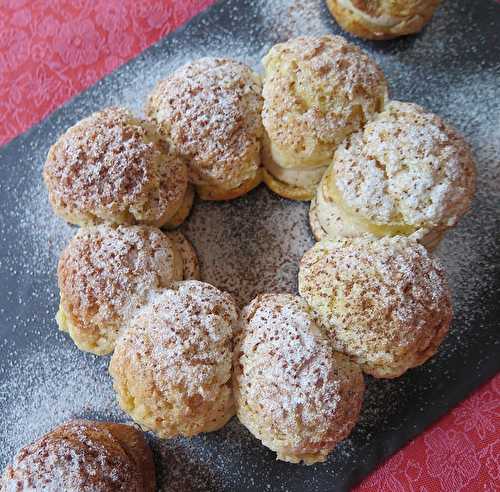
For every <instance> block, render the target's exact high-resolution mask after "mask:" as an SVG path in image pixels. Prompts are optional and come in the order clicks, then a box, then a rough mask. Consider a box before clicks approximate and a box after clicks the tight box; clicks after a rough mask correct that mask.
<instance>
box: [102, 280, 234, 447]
mask: <svg viewBox="0 0 500 492" xmlns="http://www.w3.org/2000/svg"><path fill="white" fill-rule="evenodd" d="M237 320H238V311H237V308H236V305H235V303H234V301H233V299H232V298H231V296H229V295H228V294H225V293H223V292H221V291H219V290H218V289H216V288H215V287H213V286H211V285H209V284H206V283H203V282H198V281H196V280H190V281H183V282H177V283H175V284H174V285H173V286H172V287H171V288H170V289H164V290H163V291H160V292H158V293H157V294H156V295H155V296H154V297H152V298H151V300H150V302H149V303H148V304H147V305H146V306H145V307H144V308H143V309H141V310H140V311H139V312H138V313H137V315H136V316H135V317H134V318H133V319H132V320H131V321H130V323H129V324H128V326H127V329H126V331H125V333H124V334H123V336H122V337H120V339H119V340H118V342H117V344H116V349H115V352H114V354H113V357H112V358H111V363H110V366H109V372H110V374H111V376H112V377H113V381H114V388H115V391H116V394H117V397H118V401H119V403H120V406H121V407H122V409H123V410H124V411H125V412H127V413H128V414H129V415H130V416H131V417H132V418H133V419H134V420H135V421H136V422H137V423H139V424H140V425H141V426H143V427H144V428H146V429H149V430H151V431H153V432H155V433H156V434H157V435H158V436H159V437H163V438H170V437H174V436H179V435H182V436H194V435H196V434H199V433H201V432H211V431H214V430H217V429H219V428H221V427H222V426H223V425H224V424H225V423H226V422H227V421H228V420H229V419H230V418H231V417H232V416H233V414H234V403H233V397H232V392H231V363H232V360H231V359H232V350H233V340H232V338H233V334H232V330H233V326H234V325H235V324H236V323H237Z"/></svg>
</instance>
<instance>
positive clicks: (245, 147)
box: [146, 58, 262, 189]
mask: <svg viewBox="0 0 500 492" xmlns="http://www.w3.org/2000/svg"><path fill="white" fill-rule="evenodd" d="M261 109H262V97H261V82H260V79H259V76H258V75H257V74H256V73H255V72H254V71H253V70H252V69H251V68H250V67H248V66H247V65H245V64H243V63H240V62H237V61H234V60H230V59H226V58H202V59H199V60H195V61H193V62H190V63H188V64H187V65H184V66H183V67H181V68H179V69H178V70H177V71H175V72H174V73H173V74H171V75H169V76H168V77H167V78H166V79H164V80H162V81H161V82H159V84H158V85H157V86H156V88H155V89H154V91H153V92H152V93H151V95H150V97H149V100H148V103H147V108H146V112H147V114H148V116H149V117H150V118H151V119H152V120H153V121H154V122H155V123H156V124H157V125H158V126H159V129H160V132H161V133H162V135H163V137H164V138H165V139H166V140H167V141H168V142H170V144H171V145H172V147H173V148H174V149H175V151H176V152H177V153H179V154H180V155H181V156H183V157H184V158H185V159H186V162H187V164H188V167H189V176H190V180H191V181H192V182H193V183H195V184H196V185H213V186H217V187H221V188H225V189H231V188H236V187H238V186H239V185H241V184H242V183H243V182H244V181H247V180H249V179H252V178H253V177H254V176H255V174H256V172H257V170H258V168H259V165H260V140H261V137H262V122H261V117H260V113H261Z"/></svg>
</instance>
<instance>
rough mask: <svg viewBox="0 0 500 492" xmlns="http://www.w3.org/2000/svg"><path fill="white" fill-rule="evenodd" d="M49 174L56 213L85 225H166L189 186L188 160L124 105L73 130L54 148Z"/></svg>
mask: <svg viewBox="0 0 500 492" xmlns="http://www.w3.org/2000/svg"><path fill="white" fill-rule="evenodd" d="M44 179H45V182H46V184H47V188H48V191H49V199H50V202H51V203H52V206H53V207H54V209H55V211H56V213H58V214H59V215H61V216H63V217H64V218H65V219H66V220H68V221H69V222H72V223H77V224H79V225H89V224H96V223H101V222H114V223H127V224H131V223H136V222H140V223H147V224H152V225H163V223H165V222H166V220H167V219H168V218H169V217H170V216H171V215H173V214H174V213H175V211H176V210H177V208H178V207H179V206H180V204H181V202H182V199H183V197H184V194H185V192H186V189H187V170H186V167H185V165H184V164H183V163H182V162H181V161H179V159H178V158H176V157H174V156H173V155H171V154H170V153H169V152H168V151H167V149H166V148H165V146H164V145H163V144H162V143H161V142H160V141H159V135H158V134H157V133H156V131H155V130H154V128H153V127H152V126H150V125H149V124H147V123H146V122H145V121H142V120H140V119H138V118H135V117H133V116H132V115H131V114H130V113H129V112H128V111H127V110H125V109H121V108H106V109H104V110H102V111H99V112H97V113H94V114H92V115H91V116H89V117H87V118H85V119H83V120H81V121H80V122H78V123H77V124H76V125H74V126H72V127H71V128H70V129H68V130H67V131H66V133H64V134H63V135H62V136H61V137H60V138H59V140H58V141H57V142H56V143H55V144H54V145H53V146H52V147H51V149H50V151H49V154H48V156H47V161H46V163H45V167H44Z"/></svg>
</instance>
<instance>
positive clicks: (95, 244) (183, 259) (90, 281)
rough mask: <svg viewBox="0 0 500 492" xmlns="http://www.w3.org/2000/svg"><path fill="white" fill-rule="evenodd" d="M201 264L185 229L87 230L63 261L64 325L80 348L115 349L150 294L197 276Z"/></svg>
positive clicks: (97, 351) (104, 351)
mask: <svg viewBox="0 0 500 492" xmlns="http://www.w3.org/2000/svg"><path fill="white" fill-rule="evenodd" d="M197 265H198V262H197V258H196V253H195V252H194V250H193V248H192V246H191V245H190V244H189V243H188V241H187V239H185V238H184V237H183V235H182V234H181V233H180V232H175V233H169V235H165V234H164V233H162V232H161V231H160V230H159V229H157V228H155V227H151V226H112V225H106V224H102V225H99V226H93V227H86V228H82V229H80V230H79V231H78V232H77V234H76V235H75V237H74V238H73V239H72V240H71V241H70V242H69V244H68V245H67V246H66V248H65V249H64V251H63V253H62V254H61V257H60V260H59V265H58V280H59V290H60V295H61V300H60V307H59V312H58V313H57V317H56V319H57V322H58V324H59V328H60V329H61V330H62V331H67V332H68V333H69V334H70V336H71V338H72V339H73V341H74V342H75V343H76V345H77V346H78V347H79V348H80V349H81V350H85V351H88V352H92V353H94V354H98V355H103V354H107V353H109V352H112V351H113V348H114V345H115V342H116V339H117V337H118V335H119V333H120V330H121V329H122V327H123V324H124V321H125V320H127V319H129V318H130V317H131V316H132V315H133V313H134V312H135V310H137V309H138V308H140V307H141V306H143V305H144V304H146V302H147V301H148V299H149V296H150V295H151V292H152V291H154V290H158V289H162V288H165V287H168V286H170V285H171V284H172V283H174V282H175V281H178V280H183V279H184V278H194V277H197V276H198V266H197Z"/></svg>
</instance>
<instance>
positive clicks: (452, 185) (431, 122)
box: [310, 101, 475, 248]
mask: <svg viewBox="0 0 500 492" xmlns="http://www.w3.org/2000/svg"><path fill="white" fill-rule="evenodd" d="M474 192H475V165H474V159H473V156H472V153H471V151H470V148H469V146H468V145H467V143H466V142H465V141H464V139H463V137H462V136H461V135H459V134H458V132H456V131H455V130H454V129H453V128H451V127H450V126H449V125H447V124H446V123H444V122H443V121H442V120H441V118H439V117H438V116H436V115H434V114H432V113H429V112H426V111H425V110H424V109H423V108H421V107H420V106H418V105H416V104H410V103H403V102H398V101H391V102H390V103H389V104H387V106H386V108H385V109H384V111H383V112H381V113H380V114H379V115H377V116H376V118H375V119H374V120H373V121H371V122H370V123H368V124H367V125H366V126H365V128H364V129H363V130H362V131H360V132H357V133H355V134H353V135H351V136H350V137H349V138H348V139H347V140H346V141H345V142H344V143H342V144H341V145H340V146H339V147H338V149H337V151H336V152H335V156H334V158H333V161H332V164H331V165H330V167H329V168H328V170H327V171H326V172H325V174H324V175H323V178H322V181H321V183H320V185H319V186H318V189H317V194H316V197H315V200H314V202H313V203H312V204H311V213H310V219H311V228H312V229H313V231H314V233H315V236H316V237H317V238H318V239H321V238H322V237H324V236H325V235H328V236H330V237H333V238H335V237H356V236H360V235H362V234H365V233H370V234H373V235H376V236H378V237H381V236H385V235H397V234H404V235H412V234H416V235H417V236H418V237H419V241H420V242H421V243H422V244H424V245H425V246H427V247H429V248H430V247H434V246H435V245H436V244H437V243H438V242H439V240H440V239H441V237H442V236H443V235H444V233H445V231H446V230H447V229H448V228H450V227H452V226H454V225H455V224H456V223H457V222H458V220H459V219H460V217H461V216H462V215H464V214H465V213H466V212H467V210H468V209H469V207H470V204H471V202H472V198H473V196H474Z"/></svg>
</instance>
